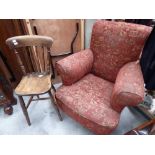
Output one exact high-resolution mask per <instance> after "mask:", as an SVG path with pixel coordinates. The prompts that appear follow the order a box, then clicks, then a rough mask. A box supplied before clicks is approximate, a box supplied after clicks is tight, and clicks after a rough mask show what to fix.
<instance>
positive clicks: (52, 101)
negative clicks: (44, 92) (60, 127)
mask: <svg viewBox="0 0 155 155" xmlns="http://www.w3.org/2000/svg"><path fill="white" fill-rule="evenodd" d="M48 94H49V96H50V98H51V103H52V104H53V105H54V108H55V110H56V112H57V114H58V117H59V119H60V121H62V117H61V114H60V111H59V108H58V106H57V104H56V101H55V100H54V98H53V95H52V93H51V91H48Z"/></svg>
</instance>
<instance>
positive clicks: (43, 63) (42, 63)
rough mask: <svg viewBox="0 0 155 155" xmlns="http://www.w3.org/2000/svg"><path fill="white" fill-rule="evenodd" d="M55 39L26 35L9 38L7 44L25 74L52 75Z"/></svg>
mask: <svg viewBox="0 0 155 155" xmlns="http://www.w3.org/2000/svg"><path fill="white" fill-rule="evenodd" d="M52 43H53V39H52V38H50V37H47V36H38V35H25V36H16V37H12V38H8V39H7V40H6V44H7V45H8V46H9V47H10V49H13V50H14V51H15V54H16V56H17V61H18V63H19V65H20V67H21V69H22V72H23V74H24V75H25V74H27V73H30V72H39V73H51V62H50V48H51V47H52Z"/></svg>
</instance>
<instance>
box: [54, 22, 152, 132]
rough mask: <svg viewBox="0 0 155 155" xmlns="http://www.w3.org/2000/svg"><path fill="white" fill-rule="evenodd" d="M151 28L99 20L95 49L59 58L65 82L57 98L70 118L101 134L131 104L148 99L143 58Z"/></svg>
mask: <svg viewBox="0 0 155 155" xmlns="http://www.w3.org/2000/svg"><path fill="white" fill-rule="evenodd" d="M150 32H151V28H150V27H147V26H142V25H136V24H128V23H123V22H110V21H103V20H102V21H101V20H100V21H97V22H96V23H95V24H94V26H93V31H92V38H91V46H90V49H86V50H84V51H81V52H78V53H76V54H73V55H71V56H69V57H67V58H64V59H62V60H60V61H58V62H57V63H56V67H57V70H58V72H59V74H60V76H61V78H62V81H63V84H64V85H63V86H62V87H61V88H59V89H58V90H57V92H56V99H57V103H58V105H59V106H60V108H61V109H62V110H63V111H64V112H65V113H67V114H68V115H69V116H70V117H72V118H73V119H75V120H76V121H78V122H79V123H81V124H82V125H83V126H85V127H87V128H88V129H90V130H91V131H93V132H94V133H96V134H109V133H111V132H112V131H113V130H114V129H115V128H116V127H117V125H118V122H119V118H120V113H121V111H122V109H123V108H124V107H125V106H135V105H137V104H139V102H141V101H143V98H144V81H143V77H142V73H141V69H140V66H139V64H137V63H136V60H137V59H138V58H139V55H140V53H141V50H142V48H143V46H144V43H145V40H146V38H147V37H148V36H149V34H150Z"/></svg>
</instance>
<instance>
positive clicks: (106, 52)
mask: <svg viewBox="0 0 155 155" xmlns="http://www.w3.org/2000/svg"><path fill="white" fill-rule="evenodd" d="M151 30H152V28H151V27H148V26H144V25H137V24H130V23H125V22H114V21H105V20H98V21H97V22H96V23H95V24H94V26H93V30H92V37H91V44H90V48H91V50H92V51H93V54H94V64H93V68H92V72H93V73H94V74H96V75H97V76H100V77H102V78H104V79H106V80H109V81H111V82H115V79H116V76H117V73H118V71H119V70H120V68H121V67H122V66H123V65H125V64H126V63H128V62H131V61H136V60H138V58H139V56H140V53H141V51H142V49H143V46H144V44H145V41H146V39H147V38H148V36H149V34H150V32H151Z"/></svg>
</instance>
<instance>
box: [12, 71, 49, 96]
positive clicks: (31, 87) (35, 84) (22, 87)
mask: <svg viewBox="0 0 155 155" xmlns="http://www.w3.org/2000/svg"><path fill="white" fill-rule="evenodd" d="M50 89H51V75H43V74H37V73H33V74H29V75H26V76H23V78H22V80H21V81H20V83H19V84H18V86H17V87H16V89H15V93H16V94H17V95H33V94H43V93H46V92H47V91H48V90H50Z"/></svg>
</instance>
